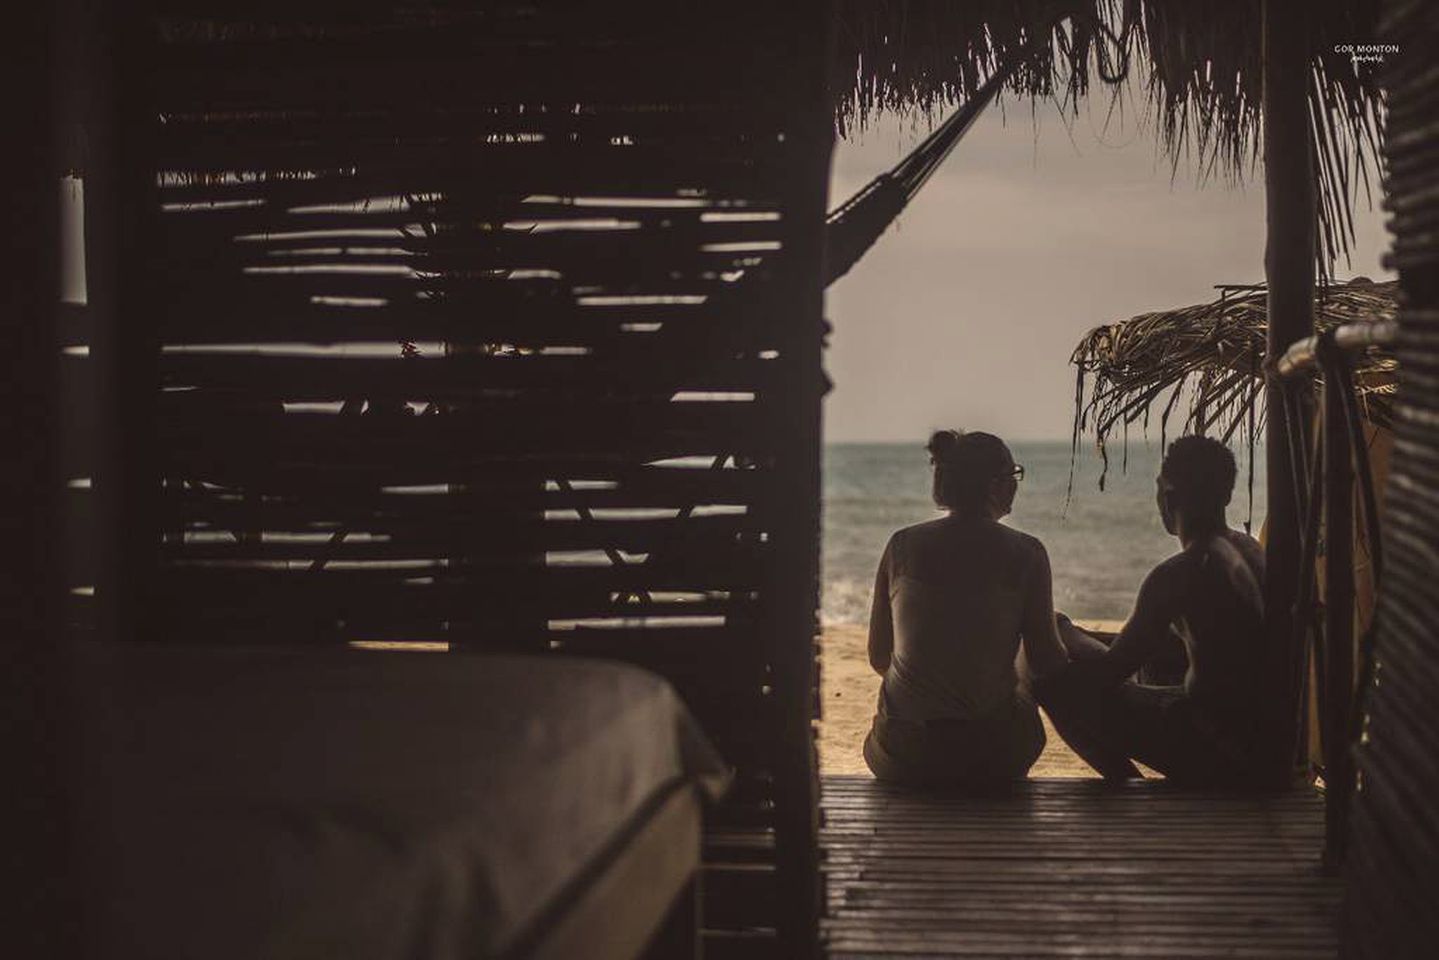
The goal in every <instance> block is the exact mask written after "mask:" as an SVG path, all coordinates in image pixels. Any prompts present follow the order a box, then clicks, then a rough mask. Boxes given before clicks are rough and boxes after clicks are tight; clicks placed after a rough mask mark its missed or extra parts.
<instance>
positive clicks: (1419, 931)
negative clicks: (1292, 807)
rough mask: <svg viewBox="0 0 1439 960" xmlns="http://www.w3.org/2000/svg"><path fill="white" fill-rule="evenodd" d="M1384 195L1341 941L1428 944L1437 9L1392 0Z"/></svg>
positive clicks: (1429, 951)
mask: <svg viewBox="0 0 1439 960" xmlns="http://www.w3.org/2000/svg"><path fill="white" fill-rule="evenodd" d="M1382 40H1384V41H1385V42H1388V43H1392V44H1395V45H1397V47H1398V52H1397V53H1395V52H1390V53H1389V54H1388V56H1387V61H1386V73H1385V77H1384V83H1385V86H1386V89H1387V91H1388V94H1389V133H1388V138H1387V140H1388V145H1387V152H1388V162H1389V171H1388V172H1389V178H1388V184H1387V190H1386V193H1387V200H1386V207H1387V209H1388V210H1389V211H1390V213H1391V215H1392V219H1391V221H1390V227H1391V229H1392V230H1393V233H1394V248H1393V252H1392V254H1391V257H1390V261H1391V263H1392V265H1393V266H1394V267H1395V268H1396V269H1397V270H1398V271H1399V276H1400V286H1401V289H1402V291H1403V296H1402V299H1401V309H1400V313H1399V323H1400V341H1399V344H1398V349H1397V351H1396V352H1397V355H1398V359H1399V370H1400V382H1399V395H1398V401H1399V402H1398V403H1397V405H1396V413H1397V417H1396V427H1395V443H1394V459H1393V465H1392V468H1391V473H1390V478H1389V485H1388V489H1389V494H1388V497H1389V499H1388V504H1387V507H1386V513H1385V519H1386V526H1387V529H1386V532H1385V536H1386V543H1385V549H1386V551H1387V558H1388V559H1387V563H1386V566H1385V574H1384V580H1385V582H1384V583H1383V585H1382V587H1381V592H1380V600H1379V611H1378V614H1377V619H1376V623H1377V631H1378V632H1377V646H1376V651H1375V657H1376V662H1377V666H1376V670H1375V676H1374V679H1373V682H1372V683H1370V684H1369V685H1368V687H1367V689H1365V690H1362V691H1361V695H1362V696H1364V697H1365V704H1366V710H1365V716H1364V730H1363V736H1362V738H1361V742H1360V745H1359V748H1358V757H1357V760H1358V764H1357V766H1358V772H1359V790H1358V793H1357V794H1356V796H1355V799H1354V805H1353V815H1352V835H1351V841H1350V844H1349V855H1348V864H1349V866H1348V877H1347V881H1348V882H1347V893H1346V901H1347V902H1346V912H1347V924H1346V926H1347V931H1346V936H1347V942H1346V952H1347V954H1348V955H1349V956H1353V957H1373V958H1381V957H1382V958H1408V957H1431V956H1433V955H1434V951H1435V950H1436V943H1439V939H1436V938H1439V916H1436V914H1435V910H1434V907H1435V904H1436V902H1439V815H1436V812H1435V811H1436V797H1439V707H1436V704H1439V554H1436V552H1435V545H1436V543H1439V499H1436V490H1439V379H1436V377H1439V370H1436V368H1439V235H1436V232H1435V231H1436V228H1439V159H1436V158H1439V72H1436V64H1439V9H1436V8H1435V7H1434V5H1433V4H1430V3H1426V2H1423V0H1391V2H1390V3H1389V4H1388V8H1387V17H1386V20H1385V23H1384V29H1383V37H1382Z"/></svg>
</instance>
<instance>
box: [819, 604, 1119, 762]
mask: <svg viewBox="0 0 1439 960" xmlns="http://www.w3.org/2000/svg"><path fill="white" fill-rule="evenodd" d="M1086 626H1090V627H1093V628H1095V629H1105V630H1116V629H1118V627H1119V624H1116V623H1109V622H1104V623H1101V622H1092V623H1090V624H1086ZM865 639H866V631H865V628H864V627H862V626H859V625H851V624H844V625H837V626H829V627H826V628H825V629H824V632H823V634H822V635H821V639H820V692H821V695H822V697H823V698H824V719H823V720H822V721H821V722H820V728H819V729H820V736H819V767H820V772H821V773H868V772H869V769H868V768H867V767H866V766H865V765H864V757H862V756H861V755H860V747H861V745H862V744H863V743H864V736H865V734H866V733H868V732H869V723H870V719H871V718H872V717H873V716H874V702H875V696H876V694H877V692H878V690H879V677H878V676H876V675H875V673H874V671H872V670H871V669H870V668H869V660H868V657H867V655H866V652H865ZM1041 715H1042V714H1041ZM1044 731H1045V735H1046V738H1047V742H1046V743H1045V747H1044V753H1043V754H1041V755H1040V757H1039V760H1038V762H1037V763H1035V765H1034V767H1033V768H1032V769H1031V770H1030V776H1033V777H1093V776H1095V773H1094V771H1093V770H1092V769H1090V767H1089V765H1088V764H1086V763H1084V761H1082V760H1080V759H1079V758H1078V757H1077V756H1075V755H1074V753H1073V752H1072V751H1071V750H1070V749H1069V747H1067V746H1065V743H1064V741H1063V740H1061V739H1060V738H1059V736H1058V734H1056V733H1055V732H1054V728H1053V727H1052V726H1050V723H1049V718H1048V717H1045V718H1044Z"/></svg>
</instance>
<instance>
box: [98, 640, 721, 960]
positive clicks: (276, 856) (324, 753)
mask: <svg viewBox="0 0 1439 960" xmlns="http://www.w3.org/2000/svg"><path fill="white" fill-rule="evenodd" d="M83 662H84V668H83V670H82V672H81V680H82V683H81V691H82V696H83V697H84V701H85V703H86V705H87V709H86V711H85V720H86V722H85V725H84V731H83V733H84V738H85V744H86V748H85V749H84V750H83V751H82V755H83V757H84V763H85V769H84V771H83V776H84V780H83V782H84V783H85V784H86V794H87V800H86V803H85V825H86V830H85V831H84V834H85V835H84V837H83V843H84V846H85V848H86V850H87V851H88V853H89V854H90V855H91V856H93V857H95V858H96V859H95V864H96V867H97V869H96V871H95V877H96V879H97V880H98V883H99V886H98V888H97V889H96V890H95V892H94V896H95V897H96V898H97V899H98V901H99V902H100V904H101V906H102V910H101V912H100V914H99V923H100V927H99V929H98V930H97V931H96V933H97V934H98V935H99V936H100V938H101V940H102V942H103V943H104V944H105V945H106V950H107V953H108V954H109V955H111V956H116V957H128V956H143V957H147V958H149V957H153V958H157V960H158V958H172V957H173V958H186V960H191V958H194V960H199V958H204V960H226V958H232V957H233V958H237V960H238V958H246V960H254V958H259V957H336V958H341V957H343V958H346V960H362V958H370V957H374V958H381V957H383V958H398V957H405V958H422V957H423V958H435V960H440V958H444V960H449V958H456V960H458V958H460V957H464V958H468V960H473V958H480V957H492V956H498V955H501V954H503V953H504V952H505V951H506V950H507V949H508V948H509V947H510V946H511V945H512V944H513V942H514V941H515V938H516V937H518V936H521V935H522V934H523V933H524V931H525V930H526V929H527V927H529V926H531V925H533V924H534V923H535V922H536V920H537V917H538V916H539V913H540V911H541V910H543V909H544V908H545V907H546V906H547V905H548V904H550V903H551V902H553V901H554V900H555V898H556V897H557V896H559V895H560V894H561V892H562V890H563V888H564V885H565V884H566V883H567V882H570V881H571V880H572V879H573V878H574V877H575V876H576V874H577V872H578V871H581V870H582V869H583V868H584V867H585V865H587V864H589V863H591V862H593V861H594V860H595V859H596V858H597V857H599V856H600V855H601V854H602V852H603V851H604V849H605V847H606V845H607V844H608V843H611V842H613V841H614V839H615V837H616V835H617V832H618V831H622V830H623V829H625V828H626V827H627V826H629V825H630V824H632V822H633V821H634V820H635V818H636V817H637V816H642V815H643V811H644V809H645V807H646V804H647V803H652V802H653V801H654V799H655V798H656V797H657V796H659V795H661V794H662V793H663V792H664V791H665V790H666V789H667V788H673V785H674V783H675V782H676V781H677V780H680V779H690V780H692V781H695V782H696V783H698V784H700V785H701V787H702V788H703V789H706V790H708V791H709V792H711V793H715V792H717V791H718V790H719V789H721V785H722V784H723V783H724V780H725V777H726V769H725V767H724V765H723V763H722V762H721V761H720V759H719V758H718V756H717V755H716V754H715V753H714V752H713V750H712V749H711V748H710V747H709V745H708V743H707V742H706V741H705V739H704V737H703V736H702V735H701V734H700V732H699V730H698V728H697V727H696V725H695V724H694V722H693V720H692V719H691V718H690V716H689V714H688V713H687V711H686V710H685V709H684V707H683V706H682V704H681V703H680V702H679V700H678V698H677V696H676V695H675V693H674V692H673V690H672V689H671V688H670V687H669V686H668V685H667V684H666V683H664V682H663V681H662V680H660V679H659V678H657V677H655V676H653V675H651V674H648V673H646V672H644V671H641V670H638V669H634V668H631V667H626V666H623V665H618V664H613V663H605V662H599V661H586V660H574V659H565V658H560V657H548V656H545V657H513V656H457V655H434V654H419V653H372V652H344V653H338V652H337V653H322V654H314V653H289V652H274V651H256V650H248V651H226V650H188V649H175V648H159V647H146V646H136V647H128V648H117V647H107V648H99V647H96V648H92V649H90V650H89V652H88V653H87V655H86V656H85V657H84V658H83Z"/></svg>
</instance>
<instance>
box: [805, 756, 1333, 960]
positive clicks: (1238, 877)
mask: <svg viewBox="0 0 1439 960" xmlns="http://www.w3.org/2000/svg"><path fill="white" fill-rule="evenodd" d="M822 809H823V811H824V826H823V828H822V831H821V840H820V843H821V847H822V848H823V851H824V856H825V865H824V868H823V869H824V871H825V873H826V875H827V886H828V910H827V916H826V918H825V921H824V935H825V940H826V944H827V948H828V953H829V956H830V957H831V958H832V960H840V958H852V957H901V956H902V957H920V956H923V957H1158V958H1170V957H1173V958H1178V957H1264V958H1272V957H1303V958H1309V957H1333V956H1336V955H1337V946H1336V937H1335V927H1334V920H1333V918H1334V915H1335V912H1336V909H1337V905H1338V900H1339V887H1338V883H1337V881H1335V880H1333V879H1330V878H1327V877H1324V876H1323V875H1321V872H1320V860H1319V857H1320V840H1321V837H1322V835H1323V829H1324V822H1323V821H1324V812H1323V805H1322V801H1321V799H1320V798H1319V797H1318V796H1316V795H1315V794H1314V793H1313V792H1312V791H1308V790H1304V791H1296V792H1294V793H1290V794H1286V795H1283V796H1272V797H1263V798H1261V797H1238V796H1226V795H1222V794H1212V793H1201V792H1197V791H1192V790H1181V789H1177V788H1173V787H1171V786H1169V785H1168V784H1165V783H1163V782H1159V781H1146V782H1144V783H1136V784H1130V785H1125V786H1119V787H1110V786H1106V785H1104V784H1103V783H1101V782H1099V781H1095V780H1030V781H1027V782H1026V783H1024V784H1023V785H1021V786H1018V787H1016V788H1015V790H1014V791H1013V792H1012V793H1010V794H1008V795H1005V796H998V795H996V796H990V797H963V796H959V795H955V794H945V793H929V794H925V793H916V792H909V791H903V790H899V789H895V788H892V787H885V786H882V785H881V784H879V783H877V782H875V781H874V780H873V779H871V778H869V777H867V776H829V777H825V778H824V780H823V788H822Z"/></svg>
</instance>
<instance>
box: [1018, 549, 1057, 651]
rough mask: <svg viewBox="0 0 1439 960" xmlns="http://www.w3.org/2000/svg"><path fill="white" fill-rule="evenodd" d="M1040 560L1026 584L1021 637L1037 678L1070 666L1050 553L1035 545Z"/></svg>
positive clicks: (1032, 569)
mask: <svg viewBox="0 0 1439 960" xmlns="http://www.w3.org/2000/svg"><path fill="white" fill-rule="evenodd" d="M1035 552H1036V557H1035V559H1034V561H1033V565H1032V567H1031V571H1030V576H1029V579H1028V582H1027V583H1026V584H1025V594H1024V615H1023V619H1022V620H1021V622H1020V636H1021V637H1023V639H1024V659H1025V660H1026V661H1027V662H1028V663H1029V669H1030V672H1031V673H1033V674H1034V676H1035V678H1036V679H1038V678H1039V677H1044V676H1048V675H1049V674H1051V673H1054V672H1055V671H1056V670H1058V669H1059V668H1060V667H1062V666H1064V665H1065V664H1066V663H1068V662H1069V657H1068V656H1067V655H1066V654H1065V652H1064V644H1063V643H1062V642H1060V639H1059V631H1058V629H1057V628H1056V625H1055V618H1054V575H1053V573H1052V571H1051V570H1050V568H1049V553H1048V552H1047V551H1046V550H1045V549H1044V544H1042V543H1039V542H1037V541H1036V542H1035Z"/></svg>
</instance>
